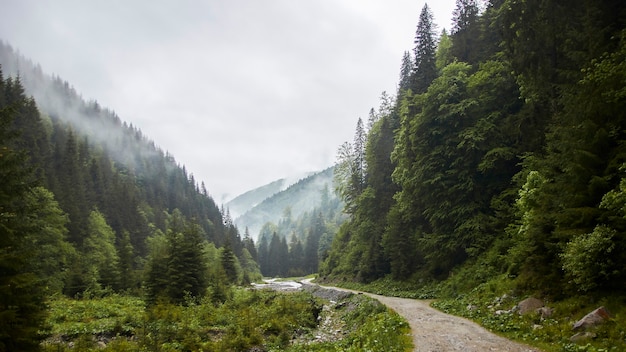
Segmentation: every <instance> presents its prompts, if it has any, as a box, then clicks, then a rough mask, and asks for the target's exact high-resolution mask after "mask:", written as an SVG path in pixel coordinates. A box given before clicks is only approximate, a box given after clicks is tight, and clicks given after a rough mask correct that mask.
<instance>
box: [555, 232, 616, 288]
mask: <svg viewBox="0 0 626 352" xmlns="http://www.w3.org/2000/svg"><path fill="white" fill-rule="evenodd" d="M615 234H616V232H615V230H613V229H610V228H608V227H606V226H602V225H599V226H596V228H595V229H594V230H593V232H591V233H589V234H584V235H580V236H577V237H575V238H574V239H572V240H571V241H570V242H569V243H568V244H567V245H566V247H565V250H564V251H563V253H562V254H561V260H562V261H563V270H564V271H565V272H566V273H567V276H568V277H569V278H571V280H572V282H573V283H574V284H576V287H577V288H578V290H579V291H582V292H587V291H589V290H592V289H595V288H596V286H597V285H598V283H599V282H606V281H607V280H609V279H610V278H611V277H612V276H614V275H615V273H614V272H613V271H614V269H615V263H613V262H612V260H611V257H610V256H609V255H610V253H611V252H612V251H613V250H614V249H615V243H614V241H613V236H615Z"/></svg>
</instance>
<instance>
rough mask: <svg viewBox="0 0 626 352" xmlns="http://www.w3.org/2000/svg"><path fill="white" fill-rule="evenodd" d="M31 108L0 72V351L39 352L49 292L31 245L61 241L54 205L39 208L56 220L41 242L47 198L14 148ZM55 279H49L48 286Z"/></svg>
mask: <svg viewBox="0 0 626 352" xmlns="http://www.w3.org/2000/svg"><path fill="white" fill-rule="evenodd" d="M29 105H32V107H34V104H33V102H32V100H29V99H26V97H25V96H24V92H23V89H22V86H21V83H20V80H19V79H17V80H15V81H13V80H11V79H7V80H5V79H4V77H3V76H2V71H0V179H1V180H2V181H1V182H0V233H1V235H0V351H34V350H37V346H38V344H39V340H40V339H41V336H40V334H39V329H40V327H41V324H42V321H43V319H44V316H45V311H44V307H43V302H42V301H43V295H44V293H45V288H44V287H42V284H43V282H42V281H41V280H39V277H38V276H37V275H39V274H42V270H43V268H41V267H40V266H39V263H36V262H35V261H34V260H36V259H39V258H41V256H40V252H38V249H37V246H34V245H33V243H32V242H33V241H35V240H36V239H40V240H41V241H42V242H48V240H49V241H50V242H53V243H55V242H57V243H58V241H57V240H59V237H62V233H59V231H62V230H61V229H59V228H58V227H56V228H55V227H53V226H54V225H59V222H58V220H59V219H58V218H55V216H54V215H59V213H58V212H57V211H56V209H54V204H52V203H51V202H46V203H45V204H42V205H41V206H42V207H46V208H45V209H44V208H42V209H41V212H42V213H43V214H47V215H51V217H52V218H54V220H57V222H55V223H53V225H52V226H51V227H53V228H52V229H51V231H50V232H49V233H46V234H45V235H47V236H45V235H44V236H41V237H40V238H38V237H39V236H37V235H38V234H37V230H38V226H39V225H41V222H40V221H38V219H37V218H36V217H31V216H30V215H31V212H32V211H39V210H40V209H39V208H38V207H39V205H38V204H36V203H34V202H33V200H34V199H33V198H36V197H37V196H38V195H41V196H43V197H44V198H46V195H44V194H43V191H42V190H40V189H33V188H32V187H33V186H34V182H33V174H32V170H31V169H30V168H29V167H28V166H27V165H28V163H27V160H28V159H27V156H26V154H25V152H24V151H22V150H20V149H18V148H16V146H15V144H16V141H17V138H16V137H17V136H18V135H19V132H18V131H16V130H15V129H14V128H13V126H14V123H16V121H20V120H21V119H24V120H31V121H32V120H33V119H34V120H35V121H36V119H37V116H38V115H37V114H38V113H37V110H36V108H35V109H34V110H32V109H26V110H25V109H24V108H25V107H28V106H29ZM32 114H35V115H34V116H32ZM46 200H49V198H48V199H46ZM51 213H52V214H51ZM59 235H60V236H59ZM46 237H48V238H46ZM50 237H52V238H50ZM46 244H48V243H46ZM55 244H56V243H55ZM45 249H48V250H49V249H50V248H49V247H46V248H45ZM41 254H42V255H43V254H45V253H41ZM53 276H54V275H53V274H52V275H50V276H47V277H46V278H45V281H46V283H49V282H51V281H50V280H51V279H52V280H53Z"/></svg>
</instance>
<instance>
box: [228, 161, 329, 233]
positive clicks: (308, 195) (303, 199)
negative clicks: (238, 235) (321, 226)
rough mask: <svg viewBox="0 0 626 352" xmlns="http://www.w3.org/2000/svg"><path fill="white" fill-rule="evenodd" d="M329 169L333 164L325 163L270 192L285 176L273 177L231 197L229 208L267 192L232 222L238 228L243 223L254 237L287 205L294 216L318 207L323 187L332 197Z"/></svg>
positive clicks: (249, 202) (276, 221) (250, 202)
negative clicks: (301, 177) (323, 167)
mask: <svg viewBox="0 0 626 352" xmlns="http://www.w3.org/2000/svg"><path fill="white" fill-rule="evenodd" d="M333 170H334V167H329V168H327V169H325V170H323V171H320V172H317V173H312V174H311V175H309V176H307V177H305V178H303V179H301V180H300V181H298V182H296V183H294V184H291V185H289V186H288V187H287V188H286V189H284V190H280V191H278V192H275V193H273V194H270V193H271V191H273V190H276V189H277V188H278V186H279V185H284V184H285V179H280V180H277V181H274V182H272V183H270V184H267V185H265V186H262V187H259V188H257V189H254V190H251V191H249V192H246V193H244V194H243V195H241V196H239V197H237V198H235V199H233V200H232V201H231V202H229V203H228V204H227V206H229V209H231V211H232V209H233V205H235V206H239V205H241V204H244V201H247V202H248V204H252V201H253V200H259V199H260V197H261V196H263V195H269V197H265V198H264V199H263V200H262V201H260V202H259V203H258V204H256V205H255V206H253V207H251V208H249V210H247V211H245V212H244V213H243V214H242V215H240V216H237V217H235V220H234V223H235V225H237V227H238V228H239V229H240V231H242V232H243V231H244V229H245V228H246V227H247V228H248V230H249V232H250V235H251V236H252V237H253V238H256V237H257V236H258V234H259V231H260V230H261V228H262V227H263V225H264V224H265V223H267V222H273V223H278V221H280V219H281V218H282V216H283V214H284V211H285V209H287V208H289V209H290V211H291V215H292V216H293V217H294V218H296V217H298V216H299V215H301V214H303V213H304V212H306V211H310V210H313V209H314V208H315V207H318V206H319V205H320V204H321V199H322V193H323V192H324V190H325V189H326V190H328V194H329V196H330V197H332V198H336V195H335V194H334V192H333V189H334V186H333ZM235 201H236V202H235Z"/></svg>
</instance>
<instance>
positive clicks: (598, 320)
mask: <svg viewBox="0 0 626 352" xmlns="http://www.w3.org/2000/svg"><path fill="white" fill-rule="evenodd" d="M609 319H611V315H610V314H609V312H608V311H607V310H606V308H604V307H599V308H596V309H595V310H594V311H593V312H591V313H589V314H587V315H585V316H584V317H583V318H582V319H580V320H579V321H577V322H576V323H574V326H573V327H572V330H583V329H588V328H590V327H593V326H597V325H600V324H602V323H604V322H605V321H607V320H609Z"/></svg>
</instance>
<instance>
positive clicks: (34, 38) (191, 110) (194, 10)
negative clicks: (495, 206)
mask: <svg viewBox="0 0 626 352" xmlns="http://www.w3.org/2000/svg"><path fill="white" fill-rule="evenodd" d="M2 3H3V11H2V12H0V39H2V40H4V41H6V42H8V43H10V44H11V45H12V46H13V47H14V48H16V49H18V50H19V51H20V52H21V53H22V54H23V55H25V56H26V57H29V58H31V59H32V60H33V61H34V62H35V63H39V64H40V65H41V68H42V70H43V71H44V72H46V73H49V74H54V75H57V76H59V77H60V78H61V79H62V80H64V81H68V82H69V83H70V84H71V85H72V86H73V87H74V88H75V89H76V91H77V92H78V93H79V94H81V95H82V97H83V98H85V99H86V100H88V101H94V100H97V101H98V102H99V104H100V105H101V106H102V107H105V108H108V109H111V110H114V111H115V113H116V114H117V115H118V116H119V117H120V119H121V120H122V121H126V122H128V123H129V124H132V125H134V126H136V127H138V128H140V129H141V130H142V131H143V132H144V134H145V135H147V136H148V137H149V138H150V139H152V140H154V141H155V142H156V144H157V145H158V146H159V147H161V148H162V149H163V150H166V151H168V152H169V153H171V154H172V155H174V156H175V157H176V159H177V160H178V161H179V162H180V163H182V164H184V165H185V166H186V168H187V170H188V171H189V172H190V173H193V174H194V175H195V178H196V180H197V181H198V182H201V181H204V182H205V184H206V186H207V188H208V190H209V192H210V193H211V194H212V195H213V197H214V198H215V200H216V201H218V202H221V201H223V200H225V199H228V198H232V197H234V196H236V195H238V194H241V193H243V192H245V191H247V190H249V189H252V188H254V187H257V186H260V185H263V184H266V183H268V182H271V181H273V180H277V179H280V178H284V177H290V176H293V175H301V174H302V173H305V172H310V171H319V170H322V169H325V168H326V167H328V166H330V165H332V164H333V163H334V160H335V153H336V150H337V148H338V146H339V145H340V144H341V143H342V142H344V141H346V140H351V139H352V135H353V133H354V126H355V125H356V120H357V119H358V118H359V117H363V118H366V117H367V114H368V111H369V110H370V108H371V107H377V106H378V105H379V101H378V99H379V96H380V94H381V92H383V91H387V92H388V93H390V94H394V93H395V90H396V84H397V80H398V74H399V70H400V63H401V59H402V54H403V52H404V51H406V50H411V49H412V48H413V40H414V34H415V28H416V25H417V20H418V17H419V12H420V10H421V8H422V7H423V5H424V2H423V1H409V0H390V1H385V2H382V1H377V0H370V1H359V0H340V1H336V0H333V1H331V0H322V1H293V0H268V1H254V0H236V1H191V0H188V1H176V2H167V3H166V2H153V1H145V0H141V1H139V0H138V1H132V2H128V1H121V0H109V1H100V0H96V1H78V0H58V1H46V0H44V1H41V0H4V1H3V2H2ZM454 4H455V1H454V0H445V1H433V2H431V4H429V6H430V7H431V8H432V9H433V12H434V15H435V22H436V23H437V24H438V26H439V30H441V29H442V28H443V27H448V28H449V27H450V22H451V17H452V11H453V8H454Z"/></svg>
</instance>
